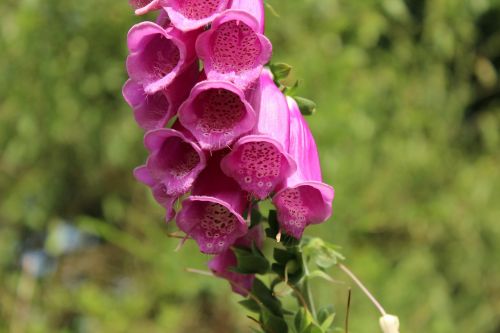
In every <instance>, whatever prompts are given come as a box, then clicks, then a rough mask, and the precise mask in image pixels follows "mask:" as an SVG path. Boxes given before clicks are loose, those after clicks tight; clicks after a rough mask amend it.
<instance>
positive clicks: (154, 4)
mask: <svg viewBox="0 0 500 333" xmlns="http://www.w3.org/2000/svg"><path fill="white" fill-rule="evenodd" d="M166 2H167V1H165V0H129V3H130V5H131V6H132V7H133V8H134V9H135V15H144V14H147V13H149V12H152V11H154V10H158V9H160V8H161V7H162V6H164V5H165V4H166Z"/></svg>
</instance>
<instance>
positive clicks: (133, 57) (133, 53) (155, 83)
mask: <svg viewBox="0 0 500 333" xmlns="http://www.w3.org/2000/svg"><path fill="white" fill-rule="evenodd" d="M196 36H197V33H195V32H190V33H182V32H180V31H179V30H177V29H175V28H172V27H168V28H166V29H164V28H162V27H161V26H159V25H158V24H156V23H153V22H142V23H139V24H136V25H134V26H133V27H132V29H130V31H129V33H128V40H127V43H128V48H129V50H130V55H129V56H128V58H127V71H128V74H129V76H130V78H131V79H132V80H133V81H135V82H137V83H139V84H141V85H143V86H144V91H145V92H146V93H147V94H154V93H156V92H158V91H160V90H163V89H165V88H167V87H168V86H169V85H170V84H171V83H172V81H173V80H174V79H175V78H176V77H177V76H178V75H179V74H180V73H182V72H183V71H184V70H185V69H186V68H187V67H188V66H190V65H191V64H192V63H193V62H194V60H195V57H196V55H195V51H194V42H195V40H196Z"/></svg>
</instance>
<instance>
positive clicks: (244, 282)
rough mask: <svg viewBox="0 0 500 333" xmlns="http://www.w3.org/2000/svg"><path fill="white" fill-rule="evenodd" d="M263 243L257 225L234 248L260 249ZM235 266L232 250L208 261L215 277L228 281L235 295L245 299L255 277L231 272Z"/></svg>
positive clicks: (236, 262) (235, 259)
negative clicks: (253, 246) (255, 247)
mask: <svg viewBox="0 0 500 333" xmlns="http://www.w3.org/2000/svg"><path fill="white" fill-rule="evenodd" d="M263 242H264V235H263V231H262V227H261V226H260V225H257V226H255V227H253V228H252V229H250V230H249V231H248V233H247V234H246V235H245V236H244V237H242V238H239V239H237V240H236V242H235V246H238V247H245V248H250V247H251V246H252V244H255V246H257V247H258V248H261V247H262V244H263ZM237 264H238V260H237V258H236V256H235V254H234V252H233V250H232V249H227V250H225V251H224V252H222V253H220V254H218V255H217V256H215V257H214V258H213V259H212V260H210V261H209V262H208V268H209V269H210V270H211V271H212V272H213V273H214V275H215V276H218V277H220V278H223V279H226V280H228V281H229V283H230V284H231V288H232V289H233V291H234V292H235V293H238V294H240V295H242V296H245V297H246V296H247V295H248V293H249V292H250V290H252V285H253V281H254V280H255V275H253V274H240V273H236V272H232V271H231V270H230V269H231V268H233V267H236V266H237Z"/></svg>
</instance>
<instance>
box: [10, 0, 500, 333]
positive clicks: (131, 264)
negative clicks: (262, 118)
mask: <svg viewBox="0 0 500 333" xmlns="http://www.w3.org/2000/svg"><path fill="white" fill-rule="evenodd" d="M268 2H269V4H270V5H272V7H273V8H274V11H275V12H276V13H277V14H278V15H279V17H276V16H275V15H274V14H272V13H271V11H269V12H268V14H269V15H268V18H269V20H268V25H267V30H268V34H269V36H270V38H271V40H272V41H273V43H274V49H275V56H274V59H275V61H277V62H286V63H289V64H291V65H293V67H294V69H293V71H292V80H293V79H294V78H295V79H300V86H299V89H298V93H299V94H300V95H301V96H306V97H308V98H311V99H313V100H314V101H315V102H316V103H317V106H318V107H317V109H318V112H317V114H316V115H314V116H313V117H310V118H308V119H309V120H310V123H311V126H312V128H313V131H314V133H315V134H316V136H317V140H318V145H319V147H320V151H321V156H322V164H323V167H324V175H325V179H326V181H328V182H329V183H331V184H333V185H334V186H335V188H336V199H335V203H334V207H335V213H334V217H333V218H332V221H330V222H328V223H326V224H324V225H322V226H319V227H314V228H312V229H311V231H310V233H311V234H316V235H322V236H323V237H324V238H325V239H326V240H328V241H332V242H335V243H337V244H341V245H343V246H344V248H343V250H342V252H343V253H344V254H345V255H346V256H347V258H348V259H349V260H348V262H347V264H348V265H349V266H350V267H351V269H352V270H353V271H354V272H356V273H357V274H358V275H359V276H360V277H361V278H362V279H363V280H364V281H365V282H366V284H367V285H368V287H369V288H370V289H371V290H372V291H373V293H374V294H375V295H376V296H377V297H378V298H379V299H380V300H381V301H382V303H384V305H385V307H386V308H387V310H388V311H389V312H392V313H395V314H398V315H399V316H400V319H401V322H402V332H439V333H448V332H450V333H451V332H453V333H459V332H464V333H465V332H467V333H468V332H491V333H496V332H499V331H500V316H499V314H500V284H499V281H500V266H499V265H498V263H499V262H500V200H499V198H500V84H499V79H498V75H499V72H500V25H499V24H498V22H500V2H499V1H495V0H458V1H457V0H434V1H429V0H377V1H375V0H363V1H361V0H360V1H348V0H300V1H299V0H294V1H282V0H269V1H268ZM0 10H2V12H3V13H4V14H3V16H2V20H1V21H0V51H1V55H0V74H1V75H0V332H14V333H18V332H173V333H175V332H191V331H196V332H200V333H203V332H231V333H234V332H248V327H249V326H250V325H251V322H250V321H249V320H248V319H246V318H245V313H244V312H243V311H242V310H241V309H240V308H239V307H238V306H237V305H236V301H237V300H238V297H235V296H230V295H229V287H228V286H227V285H226V283H225V282H224V281H219V280H215V279H211V278H208V277H202V276H195V275H190V274H189V273H186V272H185V271H184V268H185V267H196V268H203V267H204V264H205V262H206V260H207V258H204V257H202V256H200V255H199V254H198V253H197V251H196V249H195V247H194V246H193V244H190V243H189V242H188V244H187V245H186V246H185V247H184V248H183V249H182V250H181V251H180V252H179V253H175V252H174V249H175V247H176V245H177V242H176V240H174V239H169V238H168V237H167V232H169V231H172V230H175V229H174V227H173V226H165V225H164V223H163V216H162V211H161V209H160V208H159V207H157V206H156V205H155V204H154V202H153V200H152V198H151V195H150V194H149V193H148V192H147V189H146V188H144V187H143V186H141V185H140V184H137V183H136V182H135V181H134V180H133V178H132V175H131V170H132V168H133V167H134V166H136V165H139V164H140V163H141V162H142V161H143V160H144V158H145V151H144V149H143V148H142V143H141V139H142V135H143V134H142V132H141V131H140V130H139V129H138V127H137V126H136V125H135V124H134V122H133V117H132V116H131V111H130V110H129V109H128V107H127V106H126V105H125V103H124V102H123V101H122V98H121V94H120V90H121V85H122V84H123V82H124V81H125V79H126V74H125V70H124V61H125V56H126V47H125V37H126V32H127V30H128V29H129V27H130V26H131V25H132V24H133V23H135V22H138V21H139V20H140V19H139V18H135V17H133V16H132V14H131V11H130V9H129V8H128V6H127V4H126V1H111V0H86V1H76V0H65V1H59V0H3V1H2V2H1V3H0ZM68 239H69V240H70V241H68ZM76 240H78V242H77V241H76ZM75 242H77V243H78V244H76V243H75ZM75 244H76V245H75ZM332 274H333V276H334V278H336V279H339V280H344V281H347V279H346V278H345V276H343V275H342V274H341V272H339V271H336V270H333V271H332ZM318 283H319V282H318ZM316 294H317V295H318V296H319V298H320V300H321V303H322V304H323V305H325V304H328V303H334V304H335V306H336V307H337V312H338V314H337V319H336V321H337V325H339V326H342V322H343V318H344V315H345V307H346V306H345V303H346V302H347V285H333V286H332V285H331V284H325V283H319V284H318V286H317V290H316ZM228 298H229V299H228ZM377 317H378V315H377V313H376V311H375V310H374V308H373V307H372V306H371V304H369V302H368V301H367V300H366V299H365V298H364V297H363V296H362V295H361V293H360V292H359V291H357V290H356V289H354V292H353V299H352V308H351V314H350V318H351V323H350V332H353V333H355V332H375V331H377V329H378V327H377Z"/></svg>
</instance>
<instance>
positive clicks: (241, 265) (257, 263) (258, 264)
mask: <svg viewBox="0 0 500 333" xmlns="http://www.w3.org/2000/svg"><path fill="white" fill-rule="evenodd" d="M233 252H234V254H235V255H236V259H237V261H238V265H237V266H236V267H234V268H233V269H232V271H234V272H237V273H241V274H266V273H267V272H268V271H269V261H267V259H266V257H265V256H264V255H263V254H262V253H261V252H260V251H259V250H258V249H257V248H256V247H255V246H252V248H251V249H243V248H237V247H235V248H233Z"/></svg>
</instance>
